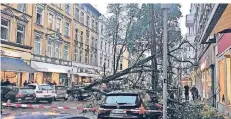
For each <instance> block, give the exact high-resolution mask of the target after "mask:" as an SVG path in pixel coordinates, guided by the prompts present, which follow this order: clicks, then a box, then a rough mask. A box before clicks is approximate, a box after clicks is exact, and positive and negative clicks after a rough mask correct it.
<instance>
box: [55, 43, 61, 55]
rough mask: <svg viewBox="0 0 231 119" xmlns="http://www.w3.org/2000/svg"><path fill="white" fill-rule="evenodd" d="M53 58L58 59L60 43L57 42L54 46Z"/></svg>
mask: <svg viewBox="0 0 231 119" xmlns="http://www.w3.org/2000/svg"><path fill="white" fill-rule="evenodd" d="M54 54H55V57H56V58H60V43H59V42H56V44H55V52H54Z"/></svg>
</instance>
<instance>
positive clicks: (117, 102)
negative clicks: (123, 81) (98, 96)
mask: <svg viewBox="0 0 231 119" xmlns="http://www.w3.org/2000/svg"><path fill="white" fill-rule="evenodd" d="M141 108H143V109H145V105H144V103H143V99H142V98H141V94H140V93H139V92H138V91H116V92H110V93H107V94H106V96H105V99H104V100H103V102H102V104H101V106H100V109H99V113H98V119H108V118H109V119H111V118H113V119H115V118H120V119H126V118H129V119H131V118H132V119H144V118H145V116H146V114H145V113H144V112H143V113H140V112H139V111H131V110H139V109H141ZM130 109H131V110H130ZM129 110H130V111H129Z"/></svg>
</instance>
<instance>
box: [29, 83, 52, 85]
mask: <svg viewBox="0 0 231 119" xmlns="http://www.w3.org/2000/svg"><path fill="white" fill-rule="evenodd" d="M28 85H38V86H41V85H49V84H46V83H44V84H37V83H32V84H28Z"/></svg>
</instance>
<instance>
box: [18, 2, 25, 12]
mask: <svg viewBox="0 0 231 119" xmlns="http://www.w3.org/2000/svg"><path fill="white" fill-rule="evenodd" d="M18 10H19V11H21V12H24V13H25V12H26V4H18Z"/></svg>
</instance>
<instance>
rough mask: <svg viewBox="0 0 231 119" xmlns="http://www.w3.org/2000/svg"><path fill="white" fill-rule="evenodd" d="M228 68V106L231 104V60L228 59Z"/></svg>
mask: <svg viewBox="0 0 231 119" xmlns="http://www.w3.org/2000/svg"><path fill="white" fill-rule="evenodd" d="M226 67H227V98H228V104H229V105H230V104H231V78H230V58H226Z"/></svg>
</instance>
